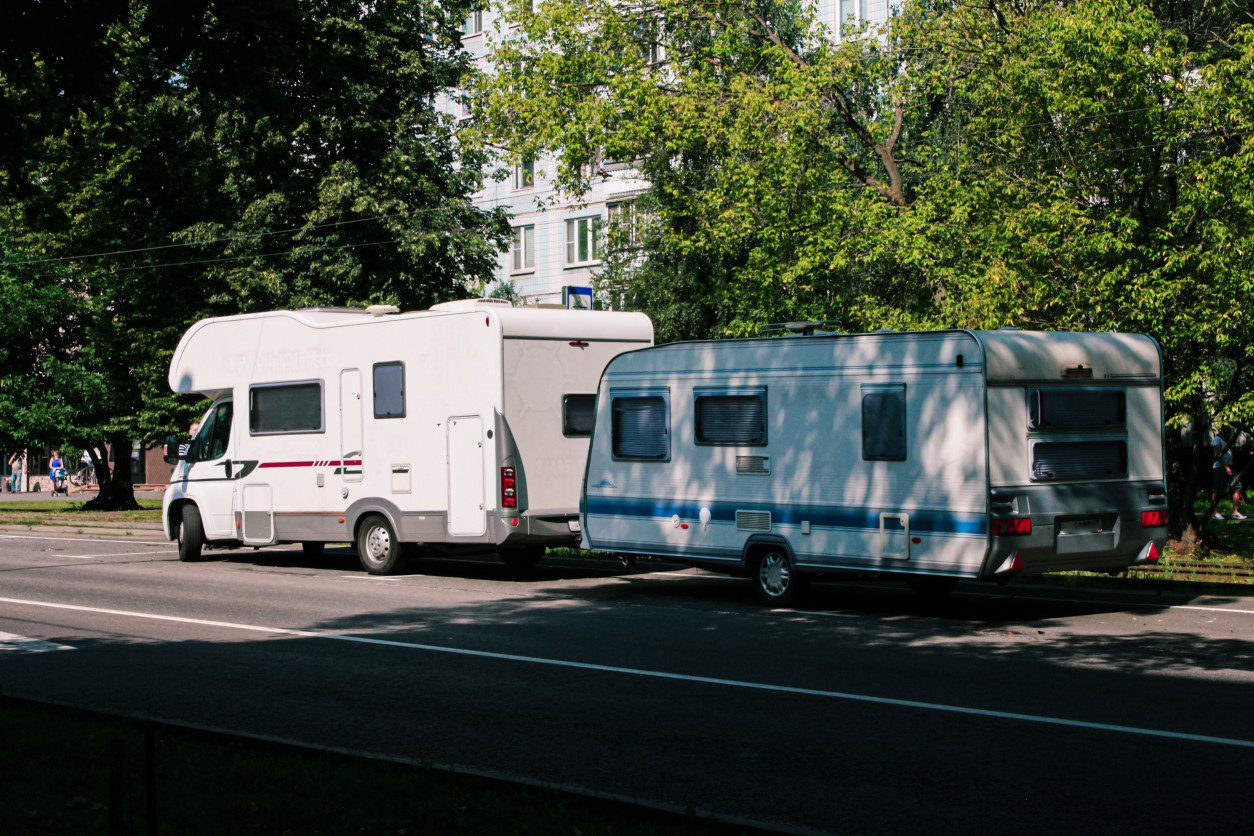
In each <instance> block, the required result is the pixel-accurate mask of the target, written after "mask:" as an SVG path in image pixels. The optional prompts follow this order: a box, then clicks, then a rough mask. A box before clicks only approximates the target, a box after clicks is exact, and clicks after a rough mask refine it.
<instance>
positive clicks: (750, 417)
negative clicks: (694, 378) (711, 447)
mask: <svg viewBox="0 0 1254 836" xmlns="http://www.w3.org/2000/svg"><path fill="white" fill-rule="evenodd" d="M696 415H697V443H698V444H725V445H729V446H736V447H761V446H763V445H764V444H766V392H765V390H763V391H758V392H753V393H746V394H739V393H736V394H732V393H723V392H720V393H718V394H700V393H698V394H697V408H696Z"/></svg>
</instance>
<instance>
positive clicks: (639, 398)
mask: <svg viewBox="0 0 1254 836" xmlns="http://www.w3.org/2000/svg"><path fill="white" fill-rule="evenodd" d="M611 414H612V419H613V420H612V434H613V448H614V457H615V458H618V459H629V460H638V461H659V462H660V461H666V460H667V459H669V458H670V456H671V439H670V427H669V424H670V416H669V415H668V414H667V409H666V398H665V397H663V396H662V395H618V396H615V398H614V402H613V406H612V407H611Z"/></svg>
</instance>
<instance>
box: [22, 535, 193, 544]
mask: <svg viewBox="0 0 1254 836" xmlns="http://www.w3.org/2000/svg"><path fill="white" fill-rule="evenodd" d="M0 539H3V540H52V541H54V542H57V543H132V544H134V545H136V546H168V545H170V541H169V540H135V539H133V538H126V539H122V538H121V537H114V538H109V537H39V536H37V535H34V534H0Z"/></svg>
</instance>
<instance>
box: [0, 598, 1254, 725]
mask: <svg viewBox="0 0 1254 836" xmlns="http://www.w3.org/2000/svg"><path fill="white" fill-rule="evenodd" d="M0 603H4V604H17V605H19V606H27V607H47V608H49V609H55V610H72V611H75V612H89V613H97V614H100V615H116V616H121V617H124V618H142V619H147V620H150V621H168V622H173V623H175V624H195V625H199V626H203V627H221V628H223V629H227V630H243V631H247V632H253V633H270V634H272V635H279V636H298V637H300V638H310V639H327V640H329V641H340V642H351V643H353V644H367V645H374V646H376V647H399V648H405V649H407V650H421V651H425V652H428V653H447V654H449V655H452V656H470V657H474V658H478V659H496V660H499V661H505V662H522V663H526V664H532V665H546V666H549V667H555V668H571V669H575V670H584V671H597V672H600V673H617V674H623V675H626V676H638V677H646V678H649V679H663V680H669V681H674V682H693V683H697V684H701V685H722V686H725V687H729V688H743V689H747V690H753V691H770V692H774V693H779V694H797V695H801V696H808V697H823V698H826V699H834V700H845V701H849V702H864V703H872V704H875V705H891V706H896V707H899V708H916V709H922V710H926V711H938V712H943V713H947V714H964V715H969V716H974V717H993V718H996V719H1000V720H1018V721H1020V722H1025V723H1038V724H1042V725H1049V726H1066V727H1070V728H1078V729H1088V730H1093V731H1107V732H1118V733H1121V734H1132V735H1139V736H1142V737H1161V738H1167V739H1169V740H1188V741H1191V742H1194V743H1216V744H1219V745H1222V746H1237V747H1241V748H1251V749H1254V740H1242V739H1241V738H1237V737H1216V736H1213V735H1207V734H1192V733H1190V732H1177V731H1168V730H1166V729H1151V728H1146V727H1143V726H1123V725H1117V724H1113V723H1095V722H1090V721H1088V720H1073V719H1070V718H1067V717H1050V716H1048V715H1044V714H1023V713H1020V712H1017V711H998V710H995V709H991V708H975V707H972V706H965V705H950V704H948V703H938V702H925V701H923V700H908V699H898V698H896V697H878V696H874V695H872V694H857V693H853V692H849V691H827V690H822V689H818V688H800V687H797V686H794V685H772V684H770V683H767V682H752V681H747V680H740V679H724V678H722V677H717V676H700V675H697V674H689V673H670V672H668V671H657V670H650V669H648V668H624V667H619V666H617V665H599V664H596V663H593V662H573V661H570V660H566V659H550V658H546V657H543V656H521V655H519V654H516V653H496V652H493V651H490V650H472V649H470V648H466V647H447V646H444V645H438V644H421V643H419V642H404V641H398V640H396V639H378V638H371V637H369V636H350V635H346V634H344V633H325V632H321V631H316V630H295V629H292V628H289V627H265V626H262V625H259V624H239V623H236V622H233V621H211V620H208V619H202V618H185V617H183V616H178V615H159V614H157V613H146V612H134V611H131V610H112V609H106V608H104V607H84V606H80V605H78V604H58V603H53V602H51V601H31V600H27V599H23V598H0Z"/></svg>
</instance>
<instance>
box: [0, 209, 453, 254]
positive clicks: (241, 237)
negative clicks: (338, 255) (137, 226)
mask: <svg viewBox="0 0 1254 836" xmlns="http://www.w3.org/2000/svg"><path fill="white" fill-rule="evenodd" d="M443 208H444V207H440V206H426V207H421V208H418V209H410V210H407V211H405V212H392V213H389V214H386V215H370V216H368V217H364V218H349V219H347V220H342V221H328V222H326V223H320V224H311V225H308V226H293V227H288V228H286V229H271V230H264V231H262V232H241V233H238V234H235V235H226V236H223V237H221V238H210V239H207V240H204V241H186V242H178V243H173V244H154V245H152V246H147V247H130V248H127V249H121V250H106V251H102V252H97V253H82V254H80V255H62V256H49V257H47V258H30V259H25V260H23V261H12V262H9V263H10V265H11V266H23V267H24V266H28V265H32V264H52V263H57V262H64V261H85V260H88V259H92V258H110V257H112V256H118V255H135V254H137V253H147V252H157V251H159V250H173V249H181V248H186V247H207V246H210V245H212V244H225V243H229V242H232V241H247V240H250V239H254V238H266V237H269V236H273V235H290V234H293V233H297V232H308V231H311V230H317V229H332V228H335V227H341V226H350V225H352V224H360V223H368V222H370V221H382V220H388V219H390V218H401V217H412V216H414V215H420V214H424V213H426V212H435V211H440V210H442V209H443ZM128 269H130V268H128Z"/></svg>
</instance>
